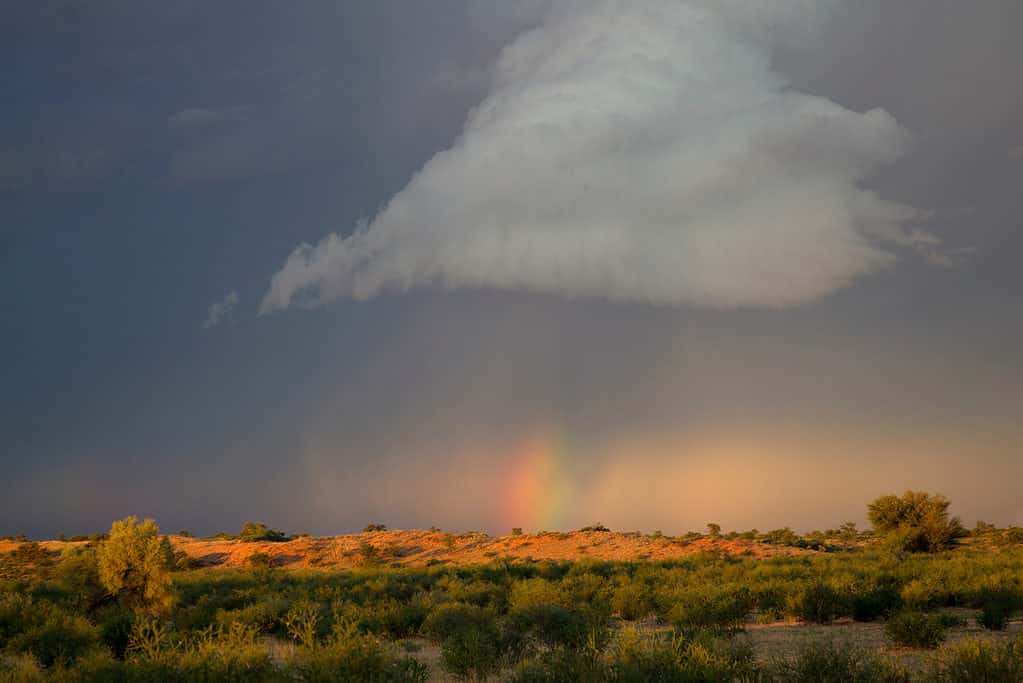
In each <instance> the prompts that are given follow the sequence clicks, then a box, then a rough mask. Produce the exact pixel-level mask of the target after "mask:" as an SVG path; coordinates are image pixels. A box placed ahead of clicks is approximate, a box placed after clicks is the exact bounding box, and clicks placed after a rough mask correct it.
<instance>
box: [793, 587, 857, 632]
mask: <svg viewBox="0 0 1023 683" xmlns="http://www.w3.org/2000/svg"><path fill="white" fill-rule="evenodd" d="M791 598H792V602H791V605H790V610H791V614H792V615H793V616H796V617H798V618H800V619H802V620H803V621H806V622H812V623H816V624H830V623H831V622H832V621H834V620H835V617H837V616H839V615H841V614H843V613H844V611H845V609H846V602H845V598H844V596H843V595H842V594H841V593H839V592H838V591H836V590H835V589H834V588H832V587H831V586H830V585H828V584H826V583H824V582H823V581H815V582H813V583H811V584H810V585H808V586H806V587H805V588H804V589H803V590H802V591H800V592H799V593H796V594H795V595H793V596H791Z"/></svg>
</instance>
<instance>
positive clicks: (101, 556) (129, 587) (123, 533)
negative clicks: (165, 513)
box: [96, 516, 174, 610]
mask: <svg viewBox="0 0 1023 683" xmlns="http://www.w3.org/2000/svg"><path fill="white" fill-rule="evenodd" d="M96 560H97V562H98V565H99V579H100V582H101V583H102V584H103V587H104V588H106V590H107V592H108V593H110V594H111V595H113V596H116V597H118V598H120V599H122V600H123V601H124V602H125V603H126V604H127V605H128V606H129V607H131V608H132V609H136V610H158V609H162V608H166V607H168V606H170V603H171V602H172V599H173V594H172V592H171V579H170V568H171V566H172V564H173V561H174V554H173V552H172V550H171V545H170V542H169V541H168V540H167V538H166V537H161V536H160V529H159V527H157V526H156V522H154V521H153V520H151V519H147V520H145V521H144V522H142V523H141V524H139V521H138V518H136V517H134V516H133V517H126V518H125V519H122V520H120V521H118V522H114V523H113V525H112V526H111V527H110V538H109V539H107V540H106V541H105V542H104V543H103V544H102V545H100V546H99V548H98V549H97V551H96Z"/></svg>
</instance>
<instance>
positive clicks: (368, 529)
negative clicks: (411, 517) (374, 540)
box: [362, 524, 387, 534]
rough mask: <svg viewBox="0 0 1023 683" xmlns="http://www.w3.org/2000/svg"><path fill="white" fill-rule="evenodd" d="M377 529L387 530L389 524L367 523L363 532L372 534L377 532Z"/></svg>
mask: <svg viewBox="0 0 1023 683" xmlns="http://www.w3.org/2000/svg"><path fill="white" fill-rule="evenodd" d="M376 531H387V525H386V524H367V525H366V526H365V527H363V529H362V533H364V534H371V533H373V532H376Z"/></svg>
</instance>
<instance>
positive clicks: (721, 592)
mask: <svg viewBox="0 0 1023 683" xmlns="http://www.w3.org/2000/svg"><path fill="white" fill-rule="evenodd" d="M752 608H753V597H752V594H751V593H750V591H749V589H747V588H736V589H713V588H704V589H701V590H691V591H687V592H685V593H683V594H682V595H681V596H679V598H678V602H677V603H676V604H675V605H674V606H673V607H672V608H671V609H670V611H669V612H668V620H669V622H670V623H671V625H672V626H673V627H675V628H676V629H678V630H679V631H681V632H683V633H693V632H695V631H701V630H707V631H712V632H716V633H733V632H735V631H741V630H742V629H743V627H744V625H745V623H746V617H747V616H748V615H749V613H750V610H752Z"/></svg>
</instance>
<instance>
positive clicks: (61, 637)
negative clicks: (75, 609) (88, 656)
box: [7, 612, 100, 667]
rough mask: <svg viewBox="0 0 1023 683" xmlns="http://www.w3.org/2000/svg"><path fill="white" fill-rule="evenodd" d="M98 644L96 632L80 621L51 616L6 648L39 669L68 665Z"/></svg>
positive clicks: (65, 615) (78, 619)
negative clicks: (26, 656) (26, 657)
mask: <svg viewBox="0 0 1023 683" xmlns="http://www.w3.org/2000/svg"><path fill="white" fill-rule="evenodd" d="M99 642H100V637H99V633H98V631H97V630H96V628H95V627H94V626H93V625H92V624H90V623H89V622H88V621H86V620H85V619H83V618H82V617H76V616H71V615H67V614H62V613H59V612H53V613H51V614H50V615H49V617H48V618H47V619H46V620H45V621H43V622H42V623H41V624H39V625H36V626H33V627H31V628H29V629H28V630H26V631H24V632H23V633H20V634H18V635H17V636H15V637H14V638H12V639H11V640H10V642H9V643H8V644H7V649H8V650H9V651H10V652H13V653H16V654H31V655H32V656H33V657H35V658H36V660H38V661H39V663H40V664H42V665H43V666H46V667H49V666H53V665H55V664H62V665H70V664H73V663H74V662H75V660H77V659H78V658H79V657H81V656H82V655H83V654H85V653H86V652H88V651H89V650H92V649H95V648H96V647H97V646H98V645H99Z"/></svg>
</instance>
